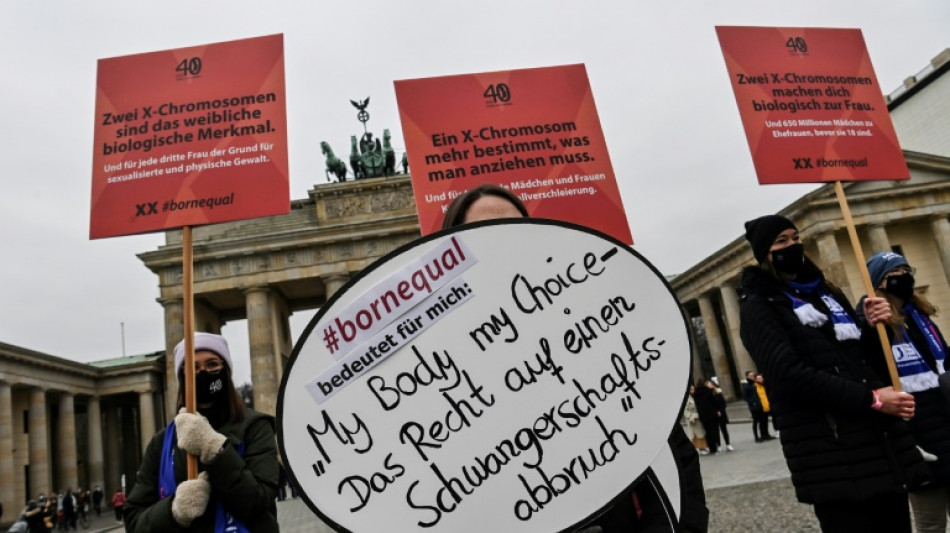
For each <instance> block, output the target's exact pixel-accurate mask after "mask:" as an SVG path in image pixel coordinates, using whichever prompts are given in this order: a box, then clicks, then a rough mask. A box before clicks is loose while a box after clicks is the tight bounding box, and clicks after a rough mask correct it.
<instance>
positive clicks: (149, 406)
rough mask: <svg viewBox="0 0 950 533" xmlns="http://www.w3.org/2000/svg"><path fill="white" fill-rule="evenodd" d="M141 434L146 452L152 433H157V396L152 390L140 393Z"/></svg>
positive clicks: (143, 448) (143, 449)
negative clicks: (155, 396) (153, 394)
mask: <svg viewBox="0 0 950 533" xmlns="http://www.w3.org/2000/svg"><path fill="white" fill-rule="evenodd" d="M139 435H140V437H141V444H142V451H143V452H144V451H145V447H146V446H148V442H149V441H150V440H151V439H152V435H155V398H153V397H152V392H151V391H144V392H140V393H139Z"/></svg>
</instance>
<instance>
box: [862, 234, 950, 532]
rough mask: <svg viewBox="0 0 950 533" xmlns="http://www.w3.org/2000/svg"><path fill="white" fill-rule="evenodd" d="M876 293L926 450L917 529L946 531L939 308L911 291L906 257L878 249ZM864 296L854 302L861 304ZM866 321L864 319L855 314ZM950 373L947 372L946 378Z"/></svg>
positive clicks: (949, 451) (948, 413)
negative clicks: (926, 476)
mask: <svg viewBox="0 0 950 533" xmlns="http://www.w3.org/2000/svg"><path fill="white" fill-rule="evenodd" d="M867 267H868V274H870V277H871V284H872V285H873V286H874V288H875V294H876V295H877V296H879V297H882V298H884V299H886V300H887V302H888V304H889V305H890V314H891V317H890V318H889V319H887V320H886V321H885V327H886V329H887V338H888V341H889V343H890V346H891V351H892V353H893V356H894V361H895V363H896V367H897V375H898V377H899V378H900V383H901V388H903V389H904V391H905V392H908V393H911V394H913V395H914V400H915V402H916V414H915V415H914V418H912V419H911V420H909V421H908V425H910V429H911V431H912V432H913V434H914V439H915V440H916V441H917V445H918V446H919V447H920V448H921V449H922V450H924V452H926V455H925V459H927V461H926V463H927V466H928V467H929V468H930V472H931V474H932V475H933V478H934V480H933V482H932V483H930V484H928V485H925V486H923V487H920V488H917V489H914V490H913V491H912V492H911V493H910V505H911V510H912V512H913V515H914V525H915V528H916V530H917V531H918V532H924V533H930V532H933V531H940V532H943V531H946V528H947V515H948V513H950V403H948V398H947V397H946V396H945V395H944V391H943V390H941V376H943V375H944V373H945V371H946V366H945V364H946V358H947V342H946V340H945V339H944V336H943V334H942V333H941V332H940V329H939V328H938V327H937V325H936V324H934V322H933V320H932V319H931V317H933V316H934V314H935V313H936V312H937V309H936V308H935V307H934V305H933V304H931V303H930V302H929V301H927V299H926V298H925V297H924V296H922V295H920V294H916V293H915V292H914V285H915V280H914V272H915V271H914V269H913V267H911V266H910V263H908V262H907V259H906V258H905V257H904V256H902V255H900V254H896V253H893V252H882V253H877V254H874V255H873V256H871V258H870V259H868V261H867ZM862 303H863V299H862V301H860V302H859V303H858V308H859V309H860V308H861V307H862ZM859 323H861V324H863V325H867V317H865V316H864V314H863V313H861V314H860V316H859ZM865 333H866V335H867V337H868V338H867V342H868V343H869V344H870V346H869V350H877V351H880V349H881V345H880V341H879V340H878V336H877V332H876V331H873V330H871V331H866V332H865ZM872 362H875V363H877V364H876V366H875V368H876V370H877V371H878V375H880V376H881V378H882V379H883V380H884V381H886V382H888V383H889V382H890V375H889V373H888V371H887V363H886V362H885V360H884V358H883V357H879V358H877V359H876V360H872ZM948 377H950V376H948Z"/></svg>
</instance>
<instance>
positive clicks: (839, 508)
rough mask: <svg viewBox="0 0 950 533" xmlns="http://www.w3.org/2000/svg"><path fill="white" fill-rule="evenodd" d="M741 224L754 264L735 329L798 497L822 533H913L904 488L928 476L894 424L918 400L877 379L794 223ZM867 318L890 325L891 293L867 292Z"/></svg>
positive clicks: (904, 431) (849, 316) (841, 303)
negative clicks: (761, 385) (764, 388)
mask: <svg viewBox="0 0 950 533" xmlns="http://www.w3.org/2000/svg"><path fill="white" fill-rule="evenodd" d="M745 227H746V239H748V241H749V242H750V243H751V245H752V251H753V255H754V256H755V259H756V261H757V262H758V265H757V266H753V267H746V268H745V269H744V270H743V271H742V282H741V289H742V298H741V326H740V332H741V335H742V342H743V343H744V344H745V346H746V348H747V349H748V350H749V353H750V354H751V355H752V358H753V360H754V361H755V363H756V365H757V366H758V368H759V369H760V370H761V371H762V374H763V375H764V377H765V380H766V381H767V382H768V383H769V400H770V402H771V408H772V414H773V417H774V423H775V427H776V428H777V429H778V430H780V431H781V439H782V450H783V452H784V453H785V459H786V461H787V462H788V467H789V470H790V471H791V473H792V484H793V485H794V486H795V492H796V495H797V496H798V500H799V501H801V502H804V503H810V504H813V505H814V508H815V515H816V516H817V517H818V521H819V522H820V523H821V527H822V530H823V531H888V532H890V533H896V532H899V531H904V532H908V533H909V532H910V512H909V510H908V506H907V497H906V494H905V493H906V491H907V489H908V488H913V487H916V486H919V485H920V484H921V483H924V482H926V481H928V480H929V478H930V474H929V472H928V470H927V467H926V466H925V465H924V463H923V461H922V459H921V456H920V454H919V453H918V452H917V449H916V447H915V446H914V440H913V437H912V436H911V434H910V432H909V430H908V428H907V425H906V424H904V423H903V421H901V418H902V417H903V418H912V417H913V416H914V414H915V412H914V397H913V396H912V395H910V394H907V393H904V392H895V391H894V389H893V387H887V386H884V384H883V383H881V382H880V381H879V380H878V379H877V377H876V376H875V374H874V371H873V370H872V369H871V368H870V367H869V366H868V364H867V359H869V358H870V357H872V356H873V354H872V353H870V352H868V351H867V350H866V348H865V345H863V344H862V342H861V329H860V328H859V327H858V324H857V317H856V316H855V313H854V310H853V309H852V308H851V306H850V304H849V303H848V301H847V300H846V299H845V298H844V296H843V295H842V293H841V291H840V290H839V289H838V288H837V287H835V286H834V285H833V284H831V283H830V282H829V281H827V280H826V279H825V276H824V274H823V273H822V272H821V270H820V269H819V268H818V267H817V266H816V265H815V263H813V262H812V261H811V260H810V259H808V257H806V256H805V253H804V246H803V245H802V241H801V237H800V236H799V234H798V229H797V228H796V227H795V225H794V224H793V223H792V221H790V220H789V219H787V218H785V217H782V216H778V215H768V216H764V217H761V218H757V219H755V220H752V221H749V222H747V223H746V225H745ZM864 313H865V315H866V316H867V317H868V319H869V321H870V322H871V323H872V324H876V323H878V322H881V321H886V320H887V319H888V318H889V317H890V311H889V305H888V303H887V300H885V299H883V298H868V299H867V300H866V301H865V302H864ZM878 351H879V350H878Z"/></svg>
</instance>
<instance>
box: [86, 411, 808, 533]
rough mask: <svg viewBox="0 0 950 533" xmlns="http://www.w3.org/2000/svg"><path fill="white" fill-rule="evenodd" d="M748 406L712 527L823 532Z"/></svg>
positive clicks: (317, 531) (295, 529) (712, 475)
mask: <svg viewBox="0 0 950 533" xmlns="http://www.w3.org/2000/svg"><path fill="white" fill-rule="evenodd" d="M745 409H746V408H745V404H744V403H742V404H733V405H730V407H729V413H730V416H731V417H732V419H733V420H735V423H733V424H730V425H729V434H730V437H731V439H732V445H733V447H735V451H733V452H725V453H722V454H719V455H705V456H701V457H700V465H701V468H702V472H703V485H704V486H705V487H706V499H707V505H708V506H709V511H710V518H709V531H710V532H716V533H720V532H723V533H728V532H737V533H738V532H742V533H746V532H747V531H750V530H751V531H781V532H817V531H819V528H818V521H817V520H816V519H815V517H814V514H813V512H812V509H811V507H810V506H808V505H803V504H801V503H798V501H797V500H796V499H795V493H794V490H793V489H792V485H791V482H790V480H789V473H788V468H787V467H786V466H785V459H784V458H783V457H782V449H781V445H780V444H779V441H778V439H776V440H772V441H767V442H763V443H756V442H754V440H753V438H752V426H751V425H750V424H749V423H748V422H747V420H746V417H747V416H748V411H747V410H746V411H745V412H744V413H743V410H745ZM277 517H278V520H279V522H280V529H281V532H282V533H333V530H332V529H330V528H329V527H327V526H326V525H324V524H323V523H322V522H320V521H319V520H318V519H317V517H316V516H314V515H313V513H312V512H311V511H310V509H309V508H308V507H307V505H306V504H305V503H304V502H303V500H300V499H295V500H286V501H282V502H278V503H277ZM122 530H123V529H122V528H121V527H120V526H118V525H117V524H116V523H115V521H114V520H113V519H112V515H111V513H110V514H109V516H108V519H107V517H106V515H105V513H103V517H102V518H101V519H99V520H97V521H94V523H93V528H92V529H91V530H90V531H95V532H96V533H105V532H115V533H117V532H119V531H122Z"/></svg>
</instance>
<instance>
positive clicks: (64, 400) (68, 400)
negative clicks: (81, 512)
mask: <svg viewBox="0 0 950 533" xmlns="http://www.w3.org/2000/svg"><path fill="white" fill-rule="evenodd" d="M57 425H58V426H59V427H58V428H56V431H57V435H56V442H57V446H58V448H59V457H57V458H56V463H57V465H56V470H57V474H59V475H58V476H57V479H58V480H59V482H60V484H61V485H63V487H61V488H71V489H74V488H76V485H77V484H78V483H79V474H78V468H77V467H78V464H79V461H78V459H77V457H78V454H77V453H76V397H75V396H73V395H72V394H69V393H64V394H63V395H61V396H60V397H59V423H58V424H57Z"/></svg>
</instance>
